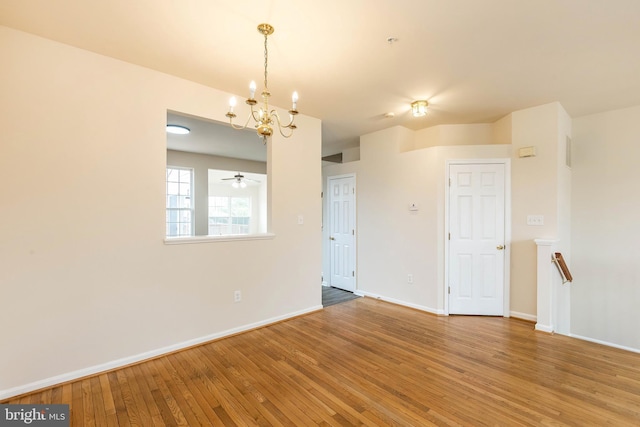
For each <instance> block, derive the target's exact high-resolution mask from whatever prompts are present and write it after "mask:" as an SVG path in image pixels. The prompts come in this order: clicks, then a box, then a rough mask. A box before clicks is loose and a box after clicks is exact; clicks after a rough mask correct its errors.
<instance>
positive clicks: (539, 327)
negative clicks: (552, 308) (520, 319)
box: [536, 323, 553, 334]
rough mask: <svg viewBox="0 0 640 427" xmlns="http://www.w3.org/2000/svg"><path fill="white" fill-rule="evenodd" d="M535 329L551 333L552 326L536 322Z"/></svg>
mask: <svg viewBox="0 0 640 427" xmlns="http://www.w3.org/2000/svg"><path fill="white" fill-rule="evenodd" d="M536 331H540V332H547V333H549V334H552V333H553V327H552V326H550V325H542V324H540V323H536Z"/></svg>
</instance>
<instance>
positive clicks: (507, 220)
mask: <svg viewBox="0 0 640 427" xmlns="http://www.w3.org/2000/svg"><path fill="white" fill-rule="evenodd" d="M487 164H501V165H504V241H505V251H504V272H503V274H504V277H503V283H504V289H503V300H504V301H503V316H504V317H511V303H510V297H511V261H510V260H511V159H509V158H504V159H501V158H498V159H451V160H447V161H446V162H445V168H444V169H445V171H444V175H445V176H444V236H443V237H444V280H443V283H442V287H441V292H442V295H443V298H444V315H445V316H448V315H449V292H448V286H449V239H448V233H449V215H450V212H449V192H450V189H449V177H450V166H451V165H487Z"/></svg>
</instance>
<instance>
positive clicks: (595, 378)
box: [5, 298, 640, 427]
mask: <svg viewBox="0 0 640 427" xmlns="http://www.w3.org/2000/svg"><path fill="white" fill-rule="evenodd" d="M5 403H6V402H5ZM9 403H69V404H70V405H71V418H72V423H71V425H72V426H74V427H77V426H84V425H87V426H89V425H91V426H92V425H114V426H116V425H119V426H129V425H138V426H153V425H159V426H163V425H188V426H199V425H239V426H251V425H262V426H272V425H273V426H277V425H293V426H310V425H383V426H389V425H400V426H427V425H465V426H482V425H503V426H516V425H531V426H541V425H574V426H603V425H615V426H631V425H640V354H635V353H630V352H625V351H622V350H617V349H614V348H609V347H604V346H600V345H597V344H592V343H588V342H584V341H579V340H576V339H571V338H568V337H564V336H559V335H548V334H545V333H540V332H534V331H533V325H532V324H531V323H527V322H523V321H518V320H511V319H504V318H494V317H459V316H451V317H437V316H433V315H429V314H425V313H422V312H419V311H415V310H412V309H408V308H404V307H400V306H397V305H393V304H389V303H385V302H380V301H377V300H373V299H371V298H358V299H355V300H352V301H349V302H345V303H342V304H339V305H334V306H331V307H328V308H326V309H324V310H322V311H319V312H316V313H313V314H310V315H307V316H303V317H299V318H296V319H292V320H289V321H286V322H282V323H279V324H276V325H272V326H269V327H266V328H262V329H258V330H254V331H251V332H247V333H244V334H241V335H237V336H233V337H230V338H225V339H221V340H219V341H216V342H213V343H210V344H206V345H202V346H199V347H196V348H192V349H189V350H186V351H182V352H178V353H174V354H172V355H169V356H165V357H161V358H158V359H155V360H152V361H149V362H145V363H141V364H138V365H135V366H131V367H127V368H123V369H120V370H116V371H113V372H110V373H107V374H102V375H98V376H95V377H92V378H87V379H84V380H80V381H77V382H73V383H70V384H65V385H62V386H58V387H54V388H51V389H48V390H45V391H43V392H39V393H35V394H32V395H28V396H23V397H21V398H17V399H13V400H11V401H10V402H9Z"/></svg>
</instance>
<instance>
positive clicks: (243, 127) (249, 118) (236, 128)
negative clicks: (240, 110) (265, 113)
mask: <svg viewBox="0 0 640 427" xmlns="http://www.w3.org/2000/svg"><path fill="white" fill-rule="evenodd" d="M252 115H253V108H252V109H251V114H250V115H249V117H247V121H246V122H244V126H239V125H234V124H233V117H231V118H229V124H230V125H231V127H232V128H234V129H235V130H242V129H246V128H247V126H248V125H249V120H251V116H252ZM254 120H255V119H254Z"/></svg>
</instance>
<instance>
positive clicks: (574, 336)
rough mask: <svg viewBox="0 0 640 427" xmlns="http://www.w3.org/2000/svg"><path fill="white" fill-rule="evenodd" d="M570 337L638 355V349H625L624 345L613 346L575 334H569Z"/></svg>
mask: <svg viewBox="0 0 640 427" xmlns="http://www.w3.org/2000/svg"><path fill="white" fill-rule="evenodd" d="M569 336H570V337H572V338H577V339H579V340H583V341H589V342H593V343H596V344H602V345H606V346H608V347H614V348H619V349H620V350H626V351H631V352H633V353H640V348H633V347H627V346H624V345H618V344H614V343H611V342H608V341H602V340H598V339H595V338H589V337H584V336H582V335H576V334H571V333H570V334H569Z"/></svg>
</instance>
